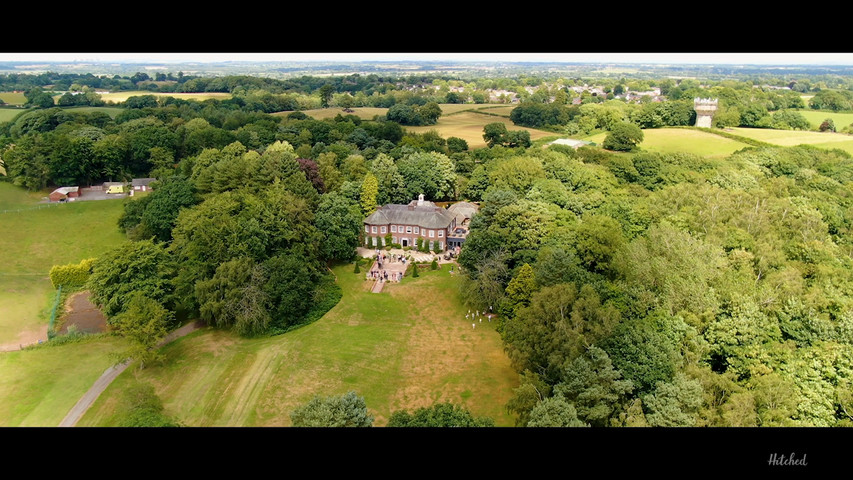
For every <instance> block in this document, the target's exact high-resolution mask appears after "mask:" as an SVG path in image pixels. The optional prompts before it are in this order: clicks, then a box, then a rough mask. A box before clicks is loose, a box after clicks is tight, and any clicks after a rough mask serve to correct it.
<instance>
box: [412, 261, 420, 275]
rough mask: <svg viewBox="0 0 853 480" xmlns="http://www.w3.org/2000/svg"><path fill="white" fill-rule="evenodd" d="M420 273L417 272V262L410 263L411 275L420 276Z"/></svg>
mask: <svg viewBox="0 0 853 480" xmlns="http://www.w3.org/2000/svg"><path fill="white" fill-rule="evenodd" d="M420 276H421V275H420V274H419V273H418V264H417V263H415V264H412V277H420Z"/></svg>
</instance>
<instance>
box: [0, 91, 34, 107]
mask: <svg viewBox="0 0 853 480" xmlns="http://www.w3.org/2000/svg"><path fill="white" fill-rule="evenodd" d="M0 100H3V102H5V103H8V104H9V105H23V104H25V103H27V97H25V96H24V94H23V93H15V92H0Z"/></svg>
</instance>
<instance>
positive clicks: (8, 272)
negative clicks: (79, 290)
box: [0, 182, 124, 345]
mask: <svg viewBox="0 0 853 480" xmlns="http://www.w3.org/2000/svg"><path fill="white" fill-rule="evenodd" d="M46 195H47V193H46V192H36V193H30V192H27V191H25V190H23V189H20V188H19V187H15V186H13V185H10V184H8V183H5V182H0V225H2V226H3V227H2V235H0V251H2V252H3V256H4V262H3V263H2V265H0V345H4V344H17V343H29V342H28V341H27V339H32V338H33V336H34V335H38V336H39V337H40V338H44V337H43V335H44V332H46V326H47V321H48V316H49V313H50V312H49V311H47V309H48V308H49V306H50V301H51V299H52V298H53V295H54V289H53V286H52V285H51V283H50V280H49V279H48V272H49V271H50V267H52V266H53V265H56V264H65V263H71V262H79V261H80V260H82V259H84V258H89V257H96V256H98V255H100V254H101V253H103V252H104V251H106V250H108V249H110V248H112V247H114V246H116V245H118V244H119V243H121V242H122V241H124V235H123V234H122V233H121V232H119V231H118V227H117V221H118V217H119V216H120V215H121V213H122V212H123V206H122V205H123V202H122V201H121V200H102V201H87V202H81V201H78V202H73V203H68V204H54V205H51V206H49V207H48V206H46V205H44V204H38V203H37V202H38V200H39V198H41V197H43V196H46ZM39 207H41V208H39ZM19 209H25V210H23V211H8V212H6V213H3V212H4V211H7V210H19Z"/></svg>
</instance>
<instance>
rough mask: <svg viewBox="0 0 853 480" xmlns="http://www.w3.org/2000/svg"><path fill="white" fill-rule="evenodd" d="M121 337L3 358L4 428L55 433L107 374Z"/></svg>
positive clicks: (0, 399)
mask: <svg viewBox="0 0 853 480" xmlns="http://www.w3.org/2000/svg"><path fill="white" fill-rule="evenodd" d="M123 346H124V341H123V340H122V339H120V338H118V337H110V336H98V337H92V338H90V339H87V340H85V341H83V342H73V343H67V344H63V345H51V346H40V347H37V348H30V349H25V350H21V351H17V352H0V427H55V426H57V425H59V422H61V421H62V419H63V418H65V415H66V414H67V413H68V411H69V410H71V408H72V407H73V406H74V405H75V404H76V403H77V400H79V399H80V397H81V396H83V394H84V393H86V391H87V390H89V388H90V387H91V386H92V383H94V382H95V380H97V379H98V377H100V376H101V374H102V373H104V370H105V369H106V368H107V367H109V366H110V365H111V364H112V363H113V360H112V359H111V357H110V354H111V353H113V352H117V351H118V350H119V349H120V348H122V347H123Z"/></svg>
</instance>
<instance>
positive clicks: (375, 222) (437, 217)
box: [364, 194, 456, 250]
mask: <svg viewBox="0 0 853 480" xmlns="http://www.w3.org/2000/svg"><path fill="white" fill-rule="evenodd" d="M455 228H456V217H455V216H454V215H453V213H451V212H449V211H447V210H445V209H443V208H441V207H439V206H437V205H436V204H434V203H432V202H429V201H425V200H424V196H423V194H421V195H420V196H419V197H418V199H417V200H412V201H411V202H409V204H408V205H393V204H392V205H385V206H383V207H381V208H380V209H379V210H376V211H375V212H373V213H372V214H370V215H369V216H368V217H367V218H365V219H364V237H365V244H366V243H367V239H368V238H372V239H373V245H377V246H379V245H384V244H385V236H386V235H388V234H390V235H391V243H396V244H400V245H401V246H403V247H413V246H416V245H417V239H418V238H421V239H423V241H424V242H429V246H430V249H431V250H434V249H435V246H436V245H438V247H439V249H440V250H444V249H445V248H446V246H447V243H446V242H447V240H448V237H449V236H450V234H451V233H452V232H453V231H454V229H455Z"/></svg>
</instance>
